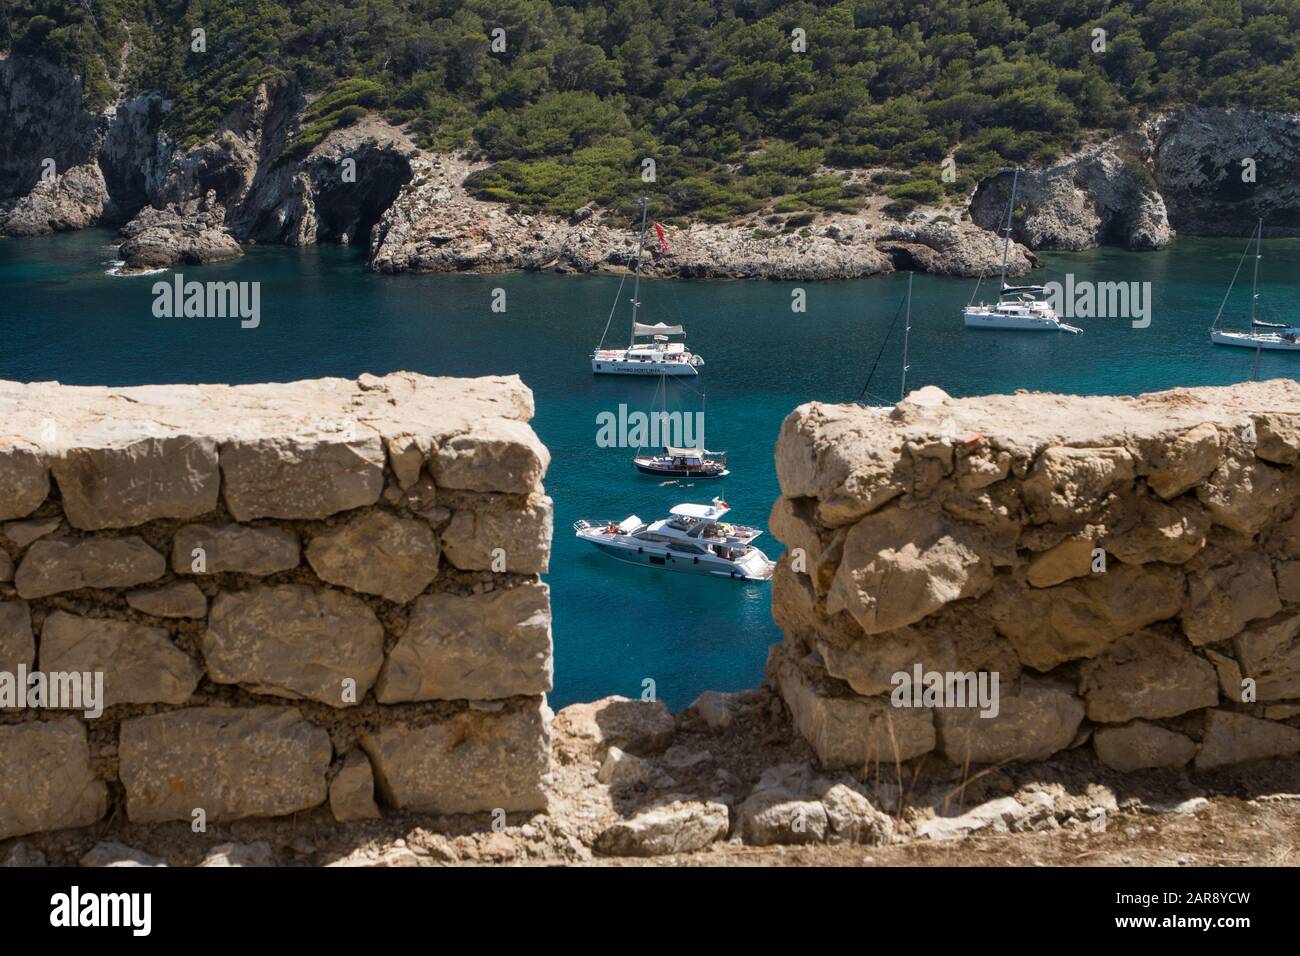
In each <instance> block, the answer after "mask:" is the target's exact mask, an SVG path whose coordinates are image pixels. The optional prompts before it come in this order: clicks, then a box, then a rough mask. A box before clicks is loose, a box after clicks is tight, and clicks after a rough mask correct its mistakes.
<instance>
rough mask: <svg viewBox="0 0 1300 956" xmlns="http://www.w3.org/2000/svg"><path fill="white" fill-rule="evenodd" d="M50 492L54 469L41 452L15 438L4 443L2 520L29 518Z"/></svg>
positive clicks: (1, 455) (0, 496) (0, 473)
mask: <svg viewBox="0 0 1300 956" xmlns="http://www.w3.org/2000/svg"><path fill="white" fill-rule="evenodd" d="M11 427H12V426H11ZM49 493H50V470H49V466H48V465H47V464H46V461H45V458H44V456H42V455H41V453H40V451H39V450H37V449H36V448H35V447H34V446H32V445H30V444H27V443H24V442H21V441H15V440H13V439H8V438H7V439H5V440H4V441H3V442H0V519H2V520H5V521H8V520H9V519H10V518H26V517H27V516H28V515H29V514H31V513H32V512H33V511H35V510H36V509H37V508H39V507H40V506H41V502H43V501H44V500H45V498H46V496H47V495H49Z"/></svg>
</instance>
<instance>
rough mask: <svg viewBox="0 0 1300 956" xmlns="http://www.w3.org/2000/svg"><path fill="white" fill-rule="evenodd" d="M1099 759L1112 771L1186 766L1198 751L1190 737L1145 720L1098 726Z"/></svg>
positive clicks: (1095, 741)
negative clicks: (1114, 725) (1115, 725)
mask: <svg viewBox="0 0 1300 956" xmlns="http://www.w3.org/2000/svg"><path fill="white" fill-rule="evenodd" d="M1092 746H1093V749H1094V750H1096V751H1097V759H1098V760H1100V761H1101V762H1102V763H1104V764H1105V765H1106V766H1107V767H1110V768H1111V769H1112V770H1119V771H1123V772H1129V771H1133V770H1147V769H1150V768H1154V767H1184V766H1186V765H1187V763H1188V762H1189V761H1190V760H1191V759H1192V757H1193V756H1195V754H1196V742H1195V741H1194V740H1192V739H1191V738H1190V737H1186V736H1184V735H1183V734H1180V733H1176V732H1175V731H1172V730H1166V729H1165V728H1163V727H1158V726H1156V725H1155V724H1149V723H1147V722H1146V721H1145V720H1135V721H1133V722H1132V723H1131V724H1122V725H1120V726H1117V727H1098V728H1097V730H1096V732H1095V733H1093V735H1092Z"/></svg>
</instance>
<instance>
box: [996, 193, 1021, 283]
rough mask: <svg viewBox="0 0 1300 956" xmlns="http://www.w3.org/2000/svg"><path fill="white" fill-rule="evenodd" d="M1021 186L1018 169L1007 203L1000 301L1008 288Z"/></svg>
mask: <svg viewBox="0 0 1300 956" xmlns="http://www.w3.org/2000/svg"><path fill="white" fill-rule="evenodd" d="M1018 185H1020V170H1019V169H1016V170H1015V171H1014V172H1013V173H1012V174H1011V201H1010V202H1009V203H1007V225H1006V229H1005V230H1004V231H1005V237H1004V238H1003V240H1002V281H1001V282H1000V283H999V284H998V299H999V300H1001V298H1002V295H1003V290H1004V289H1006V287H1007V253H1008V252H1010V251H1011V214H1012V213H1013V212H1014V211H1015V208H1016V187H1017V186H1018Z"/></svg>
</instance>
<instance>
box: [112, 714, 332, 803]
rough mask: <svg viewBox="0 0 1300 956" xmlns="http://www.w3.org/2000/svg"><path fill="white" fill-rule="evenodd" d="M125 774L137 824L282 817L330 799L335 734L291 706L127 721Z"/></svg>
mask: <svg viewBox="0 0 1300 956" xmlns="http://www.w3.org/2000/svg"><path fill="white" fill-rule="evenodd" d="M120 737H121V743H120V768H121V769H120V772H119V776H120V778H121V780H122V785H123V786H124V787H125V788H126V812H127V816H128V817H129V818H130V820H131V822H132V823H158V822H161V821H164V820H185V821H187V822H188V821H190V820H191V819H192V813H193V811H194V810H195V809H202V810H203V811H204V812H205V813H206V814H207V819H208V821H209V822H212V821H218V820H238V819H241V818H243V817H276V816H281V815H283V814H286V813H296V812H298V811H299V810H307V809H310V808H311V807H316V806H320V805H321V804H322V803H324V802H325V798H326V793H327V786H326V782H325V775H326V772H327V771H328V770H329V765H330V758H331V756H332V754H333V748H332V747H331V745H330V738H329V734H328V733H327V732H326V731H325V730H323V729H321V728H320V727H314V726H312V725H311V724H310V723H308V722H307V721H305V720H303V718H302V715H301V714H299V712H298V710H297V709H296V708H293V707H252V708H242V709H227V708H220V707H192V708H189V709H187V710H178V711H172V712H170V713H163V714H154V715H152V716H148V717H133V718H131V719H129V720H125V721H123V722H122V726H121V732H120Z"/></svg>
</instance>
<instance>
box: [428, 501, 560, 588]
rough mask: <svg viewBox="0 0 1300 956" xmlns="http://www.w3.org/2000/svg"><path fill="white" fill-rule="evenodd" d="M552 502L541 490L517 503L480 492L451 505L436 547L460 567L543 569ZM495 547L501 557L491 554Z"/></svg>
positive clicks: (524, 571)
mask: <svg viewBox="0 0 1300 956" xmlns="http://www.w3.org/2000/svg"><path fill="white" fill-rule="evenodd" d="M552 514H553V505H552V503H551V499H550V498H548V497H547V496H546V495H533V496H532V497H530V498H528V499H527V500H526V501H524V502H523V503H522V504H520V503H519V502H518V501H516V500H512V499H510V498H505V497H501V496H495V495H493V496H487V495H485V496H483V497H481V498H478V499H476V500H475V501H473V502H471V503H469V504H467V505H465V506H464V507H460V508H457V509H456V511H455V512H453V514H452V516H451V523H450V524H449V525H448V526H447V527H446V528H445V529H444V530H443V532H442V550H443V553H444V554H445V555H447V560H449V561H450V562H451V563H452V564H453V565H455V566H456V567H458V568H460V569H461V570H462V571H508V572H511V573H514V574H545V573H546V571H547V564H548V560H549V558H550V554H551V534H552V524H553V519H552ZM498 548H500V549H501V551H500V556H501V558H502V562H500V563H498V562H496V561H495V560H494V558H495V556H496V551H497V549H498Z"/></svg>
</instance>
